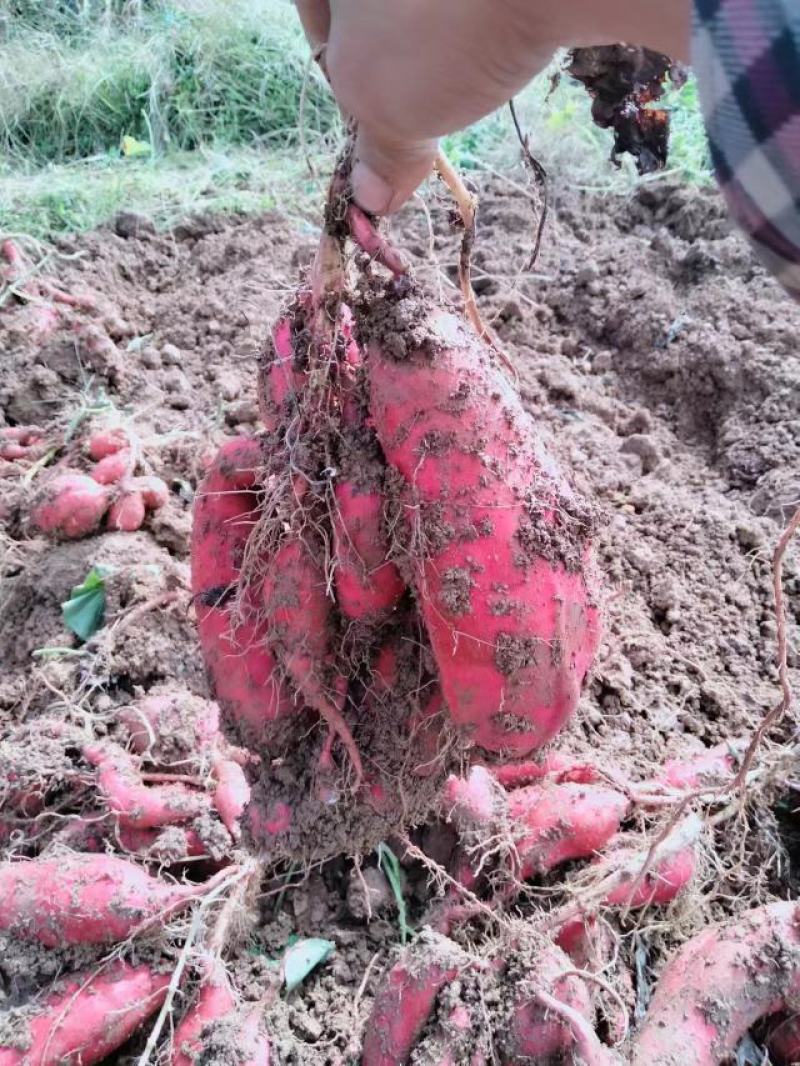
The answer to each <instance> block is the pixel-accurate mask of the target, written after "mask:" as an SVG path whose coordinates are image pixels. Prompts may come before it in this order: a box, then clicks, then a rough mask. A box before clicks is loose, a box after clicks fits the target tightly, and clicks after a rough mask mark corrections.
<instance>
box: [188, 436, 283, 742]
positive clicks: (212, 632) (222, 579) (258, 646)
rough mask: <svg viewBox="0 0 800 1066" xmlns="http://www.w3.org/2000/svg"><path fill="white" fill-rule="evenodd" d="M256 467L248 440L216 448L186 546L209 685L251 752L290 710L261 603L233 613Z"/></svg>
mask: <svg viewBox="0 0 800 1066" xmlns="http://www.w3.org/2000/svg"><path fill="white" fill-rule="evenodd" d="M261 463H262V456H261V448H260V445H259V444H258V442H257V441H255V440H248V439H246V438H242V439H237V440H234V441H230V442H229V443H228V444H226V445H224V446H223V447H222V448H221V449H220V451H219V454H218V455H217V457H216V459H215V460H214V463H213V465H212V466H211V468H210V470H209V471H208V473H207V474H206V476H205V478H204V480H203V482H202V483H201V485H200V487H199V489H198V491H197V496H196V498H195V504H194V519H193V522H192V546H191V555H192V592H193V594H194V602H195V610H196V612H197V627H198V631H199V635H200V644H201V646H202V649H203V658H204V661H205V665H206V670H207V671H208V673H209V680H210V682H211V688H212V691H213V693H214V696H215V698H216V699H217V700H218V702H219V703H220V705H221V707H222V708H223V711H224V712H225V713H226V715H227V716H228V717H229V718H230V719H231V720H232V721H233V722H235V723H236V725H237V727H238V729H239V730H240V732H241V734H242V737H243V739H244V740H245V741H246V742H247V743H248V745H249V746H251V747H252V748H253V749H254V750H256V751H258V748H259V746H260V745H262V744H263V742H264V738H265V735H266V731H267V729H268V727H269V726H270V725H271V723H273V722H274V721H275V720H276V719H277V718H280V717H284V716H287V715H290V714H293V713H296V710H297V705H296V704H295V701H294V700H293V698H292V695H291V693H290V692H289V691H288V690H287V689H286V687H285V686H284V684H283V681H282V679H281V677H280V675H279V672H278V665H277V662H276V659H275V656H274V654H273V652H272V650H271V649H270V647H269V645H268V642H267V640H268V624H267V620H266V619H265V618H264V612H263V608H262V606H261V604H260V602H259V603H258V604H257V605H255V604H254V605H253V613H252V616H250V617H242V616H241V615H240V614H239V613H238V604H237V583H238V580H239V574H240V571H241V568H242V563H243V560H244V553H245V548H246V545H247V540H248V537H249V536H250V533H251V531H252V529H253V527H254V526H255V523H256V519H257V506H258V496H257V493H256V492H255V491H254V490H255V485H256V475H257V471H258V470H259V468H260V466H261ZM246 607H247V604H246V605H245V608H246ZM256 611H258V612H259V613H258V614H257V613H256Z"/></svg>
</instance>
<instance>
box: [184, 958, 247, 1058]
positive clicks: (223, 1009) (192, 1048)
mask: <svg viewBox="0 0 800 1066" xmlns="http://www.w3.org/2000/svg"><path fill="white" fill-rule="evenodd" d="M203 970H204V973H203V981H202V984H201V985H200V990H199V992H198V993H197V998H196V999H195V1001H194V1003H193V1004H192V1005H191V1006H190V1007H189V1009H188V1010H187V1011H186V1013H185V1014H184V1016H183V1018H182V1019H181V1021H180V1024H179V1025H178V1027H177V1028H176V1030H175V1034H174V1036H173V1037H172V1054H171V1055H170V1059H169V1064H170V1066H193V1064H194V1062H195V1061H196V1059H197V1057H198V1055H199V1054H200V1053H201V1052H202V1050H203V1030H204V1029H207V1028H208V1027H209V1026H210V1025H213V1023H214V1022H216V1021H219V1020H220V1018H224V1017H225V1016H226V1015H228V1014H230V1013H231V1012H232V1011H234V1010H235V1009H236V997H235V996H234V994H233V990H232V988H231V985H230V981H229V980H228V975H227V972H226V970H225V966H224V965H223V964H222V963H221V962H220V961H219V959H214V958H211V957H207V958H205V959H204V960H203Z"/></svg>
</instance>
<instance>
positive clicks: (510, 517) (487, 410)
mask: <svg viewBox="0 0 800 1066" xmlns="http://www.w3.org/2000/svg"><path fill="white" fill-rule="evenodd" d="M427 325H428V326H429V327H430V330H431V334H432V336H434V337H435V338H436V341H432V342H431V345H430V348H431V349H432V350H433V354H432V355H429V354H427V353H425V352H419V351H417V352H411V353H409V354H408V355H407V356H406V357H405V358H404V359H402V360H397V359H394V358H393V357H392V356H391V355H389V354H388V353H387V352H385V351H384V350H383V349H382V348H381V347H380V346H379V345H378V344H377V343H376V342H373V343H372V344H371V345H370V347H369V349H368V356H367V360H366V362H367V368H368V374H369V391H370V412H371V416H372V419H373V422H374V425H375V429H376V432H377V435H378V439H379V441H380V444H381V447H382V448H383V452H384V455H385V456H386V459H387V461H388V462H389V464H390V465H391V466H392V467H394V468H395V469H396V470H397V471H398V472H399V473H400V474H401V476H402V478H403V480H404V482H405V488H404V491H403V497H402V502H403V503H404V505H405V508H406V513H407V514H409V515H414V516H415V518H414V519H412V522H413V521H418V522H419V524H420V525H421V535H422V538H423V543H424V544H425V550H424V551H421V550H416V551H412V556H413V560H412V562H413V564H414V574H413V576H414V582H415V585H416V589H417V596H418V600H419V603H420V608H421V612H422V614H423V617H424V620H425V624H426V627H427V630H428V634H429V637H430V640H431V644H432V647H433V651H434V655H435V657H436V662H437V665H438V668H439V674H440V680H441V685H442V693H443V696H444V700H445V704H446V705H447V707H448V709H449V712H450V714H451V716H452V718H453V720H454V721H455V722H456V723H457V724H458V725H460V726H461V727H462V728H463V729H464V730H465V732H466V733H467V734H468V735H469V736H470V738H471V739H472V741H473V742H474V743H475V744H476V745H479V746H480V747H482V748H484V749H486V750H487V751H489V752H493V753H504V754H506V755H509V756H511V757H521V756H524V755H527V754H529V753H530V752H531V751H533V750H535V749H536V748H539V747H541V746H542V745H543V744H545V743H546V742H547V741H548V740H549V739H550V738H551V737H553V736H554V735H555V733H557V732H558V731H559V729H561V728H562V726H563V725H564V724H565V723H566V722H567V720H568V719H569V717H570V716H571V715H572V713H573V711H574V710H575V707H576V705H577V701H578V696H579V693H580V689H581V684H582V682H583V679H584V676H585V675H586V672H587V670H588V668H589V666H590V664H591V662H592V659H593V657H594V653H595V650H596V648H597V643H598V638H599V611H598V608H597V606H596V603H595V597H594V590H593V585H592V573H593V566H592V562H591V557H590V552H589V549H588V548H587V547H583V546H581V544H580V536H579V535H578V536H576V530H577V531H578V534H579V533H580V528H581V520H580V519H577V518H576V519H574V520H573V521H572V522H571V524H570V525H569V526H567V527H565V528H562V526H563V522H564V519H563V514H564V511H565V507H566V505H567V503H568V502H570V501H572V500H575V499H576V498H575V497H574V496H573V495H572V493H571V492H570V490H569V488H568V487H567V486H566V484H565V483H564V482H563V481H562V479H561V478H560V475H559V474H558V472H557V471H556V469H555V467H554V465H553V463H552V462H551V460H550V459H549V458H548V457H547V456H546V454H545V453H544V451H543V450H542V449H541V448H540V446H539V445H538V443H537V442H536V440H535V439H534V434H533V429H532V426H531V423H530V420H529V418H528V416H527V414H526V413H525V411H524V410H523V408H522V405H521V402H520V400H519V397H518V395H517V393H516V392H515V390H514V389H513V387H512V386H511V384H510V383H509V382H508V381H507V379H506V377H505V376H504V375H503V374H502V373H501V372H500V371H499V370H498V369H497V368H496V367H495V366H494V365H493V364H492V362H491V361H490V357H489V353H488V351H487V349H486V348H484V347H483V346H482V345H481V344H480V342H478V341H477V339H476V338H475V337H474V336H473V335H471V334H470V333H469V332H468V331H467V329H466V327H465V326H463V325H462V324H461V322H460V321H459V319H457V318H456V317H455V316H453V315H450V314H446V313H439V314H436V315H434V316H431V317H430V319H429V320H428V323H427ZM532 494H533V495H532ZM526 503H527V507H528V509H530V507H531V506H532V507H533V508H534V512H535V513H534V514H533V516H532V517H531V516H530V515H529V514H528V510H526ZM578 509H579V508H578ZM426 514H427V515H430V516H431V517H432V518H433V519H434V521H435V525H436V528H437V529H438V530H442V529H444V530H451V531H452V535H447V536H439V537H438V538H437V539H435V540H434V541H433V543H428V542H427V541H426V540H425V537H426V528H425V520H426ZM521 536H522V538H523V540H526V541H527V543H528V548H525V545H524V544H523V543H522V541H521V539H520V537H521ZM531 543H533V544H534V545H535V550H530V544H531ZM540 544H541V548H540V547H539V545H540ZM559 545H560V546H561V548H563V549H564V551H563V552H561V549H560V548H559ZM562 556H563V557H562ZM498 590H502V592H500V591H498Z"/></svg>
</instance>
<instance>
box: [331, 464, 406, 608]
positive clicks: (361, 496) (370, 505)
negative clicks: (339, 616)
mask: <svg viewBox="0 0 800 1066" xmlns="http://www.w3.org/2000/svg"><path fill="white" fill-rule="evenodd" d="M334 491H335V497H336V508H337V510H336V516H335V520H334V524H333V538H334V541H333V543H334V551H335V553H336V574H335V581H336V603H337V606H338V607H339V609H340V610H341V611H342V613H343V614H345V615H347V617H348V618H352V619H355V620H359V619H364V618H372V617H375V616H378V615H380V614H381V613H382V612H384V611H388V610H391V608H392V607H394V606H396V604H397V603H398V601H399V600H400V597H401V596H402V595H403V592H404V590H405V584H404V583H403V579H402V578H401V577H400V573H399V571H398V569H397V567H396V566H395V564H394V563H393V562H391V561H390V560H388V559H387V557H386V556H387V545H386V539H385V537H384V536H383V533H382V529H381V514H382V510H383V495H382V494H381V493H379V492H371V491H365V492H360V491H359V490H358V487H357V486H356V484H355V483H354V482H353V481H348V480H345V481H339V482H338V483H337V485H336V488H335V490H334Z"/></svg>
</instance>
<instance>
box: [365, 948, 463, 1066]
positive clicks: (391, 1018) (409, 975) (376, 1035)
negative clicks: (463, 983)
mask: <svg viewBox="0 0 800 1066" xmlns="http://www.w3.org/2000/svg"><path fill="white" fill-rule="evenodd" d="M466 965H468V963H467V960H466V958H465V956H463V955H462V953H461V952H460V951H459V950H458V949H457V947H456V945H455V944H453V943H452V941H450V940H448V939H447V938H446V937H442V936H439V935H438V934H429V936H428V938H427V943H425V944H423V945H421V946H420V949H417V948H416V945H413V946H412V947H410V948H406V949H405V951H404V952H403V954H402V955H401V957H400V959H399V960H398V962H396V963H395V965H394V966H393V967H392V968H391V970H390V971H389V973H388V974H387V975H386V976H385V977H384V979H383V981H382V983H381V986H380V988H379V989H378V994H377V995H376V997H375V1000H374V1002H373V1005H372V1013H371V1014H370V1017H369V1021H368V1022H367V1025H366V1028H365V1030H364V1045H363V1049H362V1052H361V1066H403V1064H404V1063H406V1062H408V1059H409V1057H410V1055H411V1052H412V1051H413V1050H414V1046H415V1044H416V1042H417V1038H418V1037H419V1035H420V1033H421V1032H422V1030H423V1029H424V1027H425V1024H426V1022H427V1021H428V1018H429V1017H430V1015H431V1012H432V1010H433V1006H434V1003H435V1001H436V997H437V995H438V994H439V992H440V991H441V990H442V988H444V986H445V985H446V984H448V983H449V982H450V981H453V980H454V979H455V978H456V977H457V976H458V974H459V973H460V972H461V971H462V970H463V969H464V968H465V966H466Z"/></svg>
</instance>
